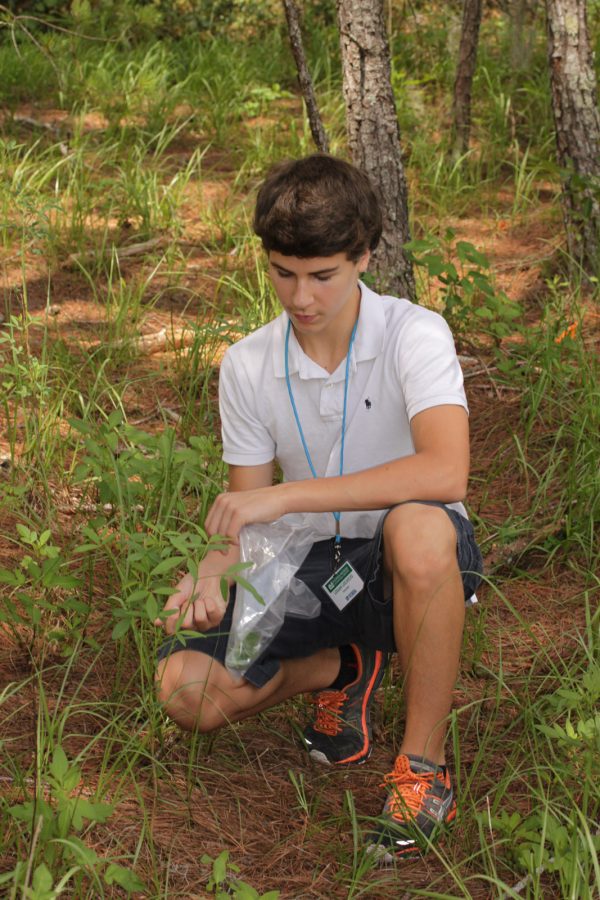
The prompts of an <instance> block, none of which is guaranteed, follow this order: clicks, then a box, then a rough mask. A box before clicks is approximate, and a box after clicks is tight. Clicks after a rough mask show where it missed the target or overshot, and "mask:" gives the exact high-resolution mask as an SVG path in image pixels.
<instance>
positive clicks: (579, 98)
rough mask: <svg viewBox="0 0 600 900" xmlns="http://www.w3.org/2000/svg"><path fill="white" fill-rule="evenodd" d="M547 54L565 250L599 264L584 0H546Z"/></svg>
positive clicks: (598, 179) (592, 83) (599, 186)
mask: <svg viewBox="0 0 600 900" xmlns="http://www.w3.org/2000/svg"><path fill="white" fill-rule="evenodd" d="M546 16H547V24H548V56H549V61H550V79H551V85H552V109H553V112H554V124H555V128H556V145H557V155H558V163H559V166H560V167H561V169H563V171H564V174H563V197H562V199H563V210H564V215H565V225H566V229H567V241H568V247H569V253H570V254H571V257H572V259H573V260H574V261H575V262H576V263H577V264H579V265H581V266H582V267H583V269H584V271H585V272H587V274H589V275H595V276H597V275H598V274H599V270H600V115H599V113H598V95H597V88H596V75H595V72H594V67H593V60H592V51H591V48H590V42H589V37H588V29H587V21H586V4H585V0H546Z"/></svg>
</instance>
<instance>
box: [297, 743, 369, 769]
mask: <svg viewBox="0 0 600 900" xmlns="http://www.w3.org/2000/svg"><path fill="white" fill-rule="evenodd" d="M308 755H309V757H310V758H311V759H312V760H314V761H315V762H316V763H319V765H320V766H362V765H363V763H366V761H367V760H368V759H369V757H370V755H371V747H369V750H368V752H367V753H365V755H364V756H362V757H361V758H360V759H351V760H350V761H349V762H346V760H345V759H341V760H340V761H339V762H332V761H331V760H330V759H328V758H327V757H326V756H325V754H324V753H322V752H321V751H320V750H310V751H309V753H308Z"/></svg>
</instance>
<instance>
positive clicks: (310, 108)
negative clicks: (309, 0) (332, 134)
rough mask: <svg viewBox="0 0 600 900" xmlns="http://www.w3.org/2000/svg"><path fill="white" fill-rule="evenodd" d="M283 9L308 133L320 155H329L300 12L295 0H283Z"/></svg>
mask: <svg viewBox="0 0 600 900" xmlns="http://www.w3.org/2000/svg"><path fill="white" fill-rule="evenodd" d="M283 8H284V9H285V17H286V19H287V23H288V31H289V35H290V43H291V45H292V53H293V54H294V59H295V61H296V69H297V70H298V81H299V83H300V90H301V91H302V96H303V98H304V102H305V104H306V112H307V114H308V123H309V125H310V132H311V134H312V136H313V141H314V142H315V144H316V146H317V148H318V149H319V150H321V152H322V153H329V141H328V140H327V134H326V132H325V128H324V127H323V121H322V119H321V115H320V113H319V107H318V105H317V98H316V97H315V90H314V87H313V83H312V78H311V77H310V72H309V71H308V65H307V63H306V55H305V53H304V44H303V43H302V29H301V27H300V11H299V10H298V7H297V5H296V2H295V0H283Z"/></svg>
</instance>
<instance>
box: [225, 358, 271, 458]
mask: <svg viewBox="0 0 600 900" xmlns="http://www.w3.org/2000/svg"><path fill="white" fill-rule="evenodd" d="M219 411H220V414H221V434H222V439H223V460H224V461H225V462H226V463H228V464H229V465H233V466H260V465H263V464H264V463H268V462H271V460H273V459H274V458H275V442H274V441H273V438H272V436H271V435H270V433H269V431H268V429H267V428H266V427H265V425H264V424H263V423H262V422H261V421H260V419H259V417H258V415H257V412H256V402H255V397H254V391H253V387H252V380H251V378H250V376H249V374H248V372H247V371H246V370H245V366H244V365H243V360H242V359H241V358H240V356H239V355H238V356H237V357H236V356H234V354H232V352H231V350H228V351H227V352H226V353H225V356H224V357H223V360H222V362H221V369H220V373H219Z"/></svg>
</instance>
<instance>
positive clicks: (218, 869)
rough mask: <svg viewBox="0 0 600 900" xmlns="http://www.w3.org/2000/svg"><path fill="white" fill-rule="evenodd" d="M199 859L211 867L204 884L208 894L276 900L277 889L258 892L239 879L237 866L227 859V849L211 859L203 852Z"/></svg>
mask: <svg viewBox="0 0 600 900" xmlns="http://www.w3.org/2000/svg"><path fill="white" fill-rule="evenodd" d="M201 861H202V862H203V863H204V865H208V866H210V867H211V873H212V874H211V878H210V879H209V881H208V884H207V885H206V889H207V891H208V892H209V893H210V894H214V896H215V897H216V898H217V900H229V898H231V897H233V898H234V900H278V898H279V891H267V893H266V894H259V893H258V891H257V890H255V888H253V887H252V886H251V885H249V884H247V882H245V881H240V879H239V878H237V877H236V876H237V873H238V872H239V871H240V868H239V866H236V864H235V863H232V862H230V861H229V850H223V851H222V852H221V853H219V855H218V856H217V857H216V858H215V859H212V857H210V856H208V854H206V853H205V854H203V856H202V859H201Z"/></svg>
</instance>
